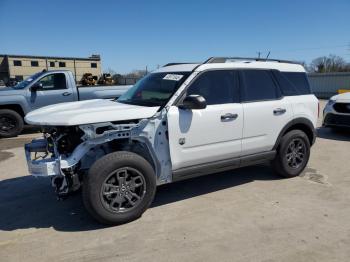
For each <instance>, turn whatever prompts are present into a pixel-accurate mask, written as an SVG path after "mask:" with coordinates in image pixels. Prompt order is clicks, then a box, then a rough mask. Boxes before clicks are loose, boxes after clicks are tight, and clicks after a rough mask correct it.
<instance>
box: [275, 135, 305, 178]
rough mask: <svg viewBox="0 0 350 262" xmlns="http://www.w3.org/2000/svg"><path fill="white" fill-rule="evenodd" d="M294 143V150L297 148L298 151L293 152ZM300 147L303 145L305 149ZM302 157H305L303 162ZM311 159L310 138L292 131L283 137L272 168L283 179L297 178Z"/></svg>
mask: <svg viewBox="0 0 350 262" xmlns="http://www.w3.org/2000/svg"><path fill="white" fill-rule="evenodd" d="M292 143H293V144H294V148H297V149H296V151H294V150H292V148H293V145H292ZM299 143H300V144H299ZM296 145H297V146H296ZM299 145H302V147H303V149H301V147H300V146H299ZM293 152H294V154H293ZM301 156H303V157H302V160H301ZM294 158H295V161H294ZM309 158H310V141H309V138H308V137H307V135H306V134H305V133H304V132H303V131H301V130H292V131H289V132H288V133H287V134H285V135H284V136H283V137H282V139H281V142H280V144H279V146H278V149H277V155H276V157H275V159H274V160H273V162H272V166H273V168H274V170H275V172H276V173H278V174H279V175H281V176H283V177H288V178H290V177H296V176H298V175H300V173H301V172H302V171H303V170H304V168H305V167H306V165H307V163H308V161H309Z"/></svg>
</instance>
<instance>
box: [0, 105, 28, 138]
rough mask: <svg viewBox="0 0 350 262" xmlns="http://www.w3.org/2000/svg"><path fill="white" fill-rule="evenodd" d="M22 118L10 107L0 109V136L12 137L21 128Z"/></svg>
mask: <svg viewBox="0 0 350 262" xmlns="http://www.w3.org/2000/svg"><path fill="white" fill-rule="evenodd" d="M23 125H24V123H23V118H22V116H21V115H20V114H18V113H17V112H16V111H13V110H10V109H1V110H0V137H5V138H8V137H14V136H17V135H19V134H20V133H21V132H22V130H23Z"/></svg>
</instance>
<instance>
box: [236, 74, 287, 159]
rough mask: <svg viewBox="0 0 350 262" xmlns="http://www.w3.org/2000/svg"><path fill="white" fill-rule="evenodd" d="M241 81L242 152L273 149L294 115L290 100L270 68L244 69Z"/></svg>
mask: <svg viewBox="0 0 350 262" xmlns="http://www.w3.org/2000/svg"><path fill="white" fill-rule="evenodd" d="M240 81H241V84H242V87H243V88H242V105H243V112H244V128H243V139H242V155H250V154H255V153H261V152H266V151H270V150H271V149H272V148H273V146H274V145H275V142H276V140H277V137H278V135H279V133H280V132H281V131H282V129H283V127H284V126H285V125H286V124H287V123H288V122H289V121H291V120H292V118H293V111H292V106H291V103H290V100H288V99H287V98H284V97H283V95H282V93H281V90H280V88H279V86H278V84H277V81H276V79H275V78H274V76H273V74H272V71H270V70H260V69H247V70H240Z"/></svg>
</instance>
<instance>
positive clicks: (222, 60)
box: [203, 57, 300, 64]
mask: <svg viewBox="0 0 350 262" xmlns="http://www.w3.org/2000/svg"><path fill="white" fill-rule="evenodd" d="M228 60H232V61H260V62H267V61H269V62H278V63H288V64H300V63H299V62H295V61H289V60H281V59H270V58H268V59H266V58H254V57H210V58H209V59H208V60H206V61H205V62H204V63H203V64H212V63H226V62H227V61H228Z"/></svg>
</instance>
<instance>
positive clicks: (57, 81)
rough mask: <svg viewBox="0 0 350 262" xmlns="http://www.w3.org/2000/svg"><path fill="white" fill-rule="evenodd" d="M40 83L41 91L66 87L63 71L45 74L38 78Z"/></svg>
mask: <svg viewBox="0 0 350 262" xmlns="http://www.w3.org/2000/svg"><path fill="white" fill-rule="evenodd" d="M38 83H40V84H42V89H41V90H42V91H45V90H59V89H66V88H67V83H66V76H65V75H64V74H63V73H59V74H52V75H47V76H45V77H43V78H41V79H40V80H39V82H38Z"/></svg>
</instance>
